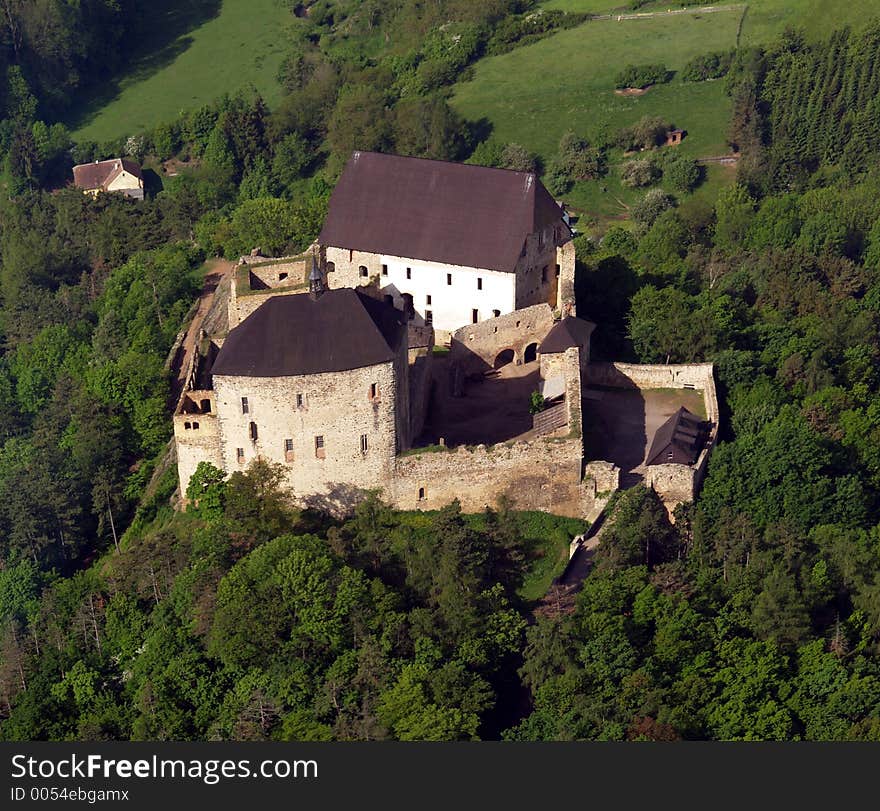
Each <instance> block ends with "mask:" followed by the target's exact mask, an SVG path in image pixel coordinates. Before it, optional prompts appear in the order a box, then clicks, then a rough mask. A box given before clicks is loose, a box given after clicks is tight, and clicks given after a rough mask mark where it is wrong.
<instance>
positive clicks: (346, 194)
mask: <svg viewBox="0 0 880 811" xmlns="http://www.w3.org/2000/svg"><path fill="white" fill-rule="evenodd" d="M557 223H559V224H562V225H563V227H566V228H567V227H568V226H565V225H564V223H563V221H562V211H561V210H560V208H559V206H558V205H556V202H555V201H554V200H553V197H552V196H551V195H550V193H549V192H548V191H547V190H546V189H545V188H544V186H543V185H542V184H541V182H540V181H539V180H538V178H537V177H536V175H535V174H534V173H532V172H513V171H510V170H508V169H490V168H488V167H485V166H470V165H467V164H463V163H447V162H445V161H435V160H425V159H423V158H405V157H400V156H398V155H382V154H379V153H376V152H355V153H353V154H352V156H351V158H350V159H349V161H348V164H347V165H346V167H345V170H344V171H343V172H342V176H341V177H340V178H339V182H338V183H337V184H336V188H335V189H334V191H333V195H332V197H331V198H330V208H329V211H328V213H327V219H326V220H325V221H324V228H323V229H322V231H321V235H320V236H319V237H318V242H319V243H320V244H321V245H324V246H329V247H335V248H347V249H350V250H357V251H367V252H369V253H380V254H387V255H390V256H400V257H404V258H408V259H423V260H427V261H433V262H442V263H444V264H451V265H464V266H466V267H475V268H486V269H488V270H500V271H506V272H513V271H514V270H515V268H516V263H517V260H518V259H519V256H520V251H521V250H522V247H523V243H524V242H525V239H526V236H528V235H529V234H532V233H535V232H536V231H539V230H541V229H543V228H545V227H547V226H549V225H555V224H557Z"/></svg>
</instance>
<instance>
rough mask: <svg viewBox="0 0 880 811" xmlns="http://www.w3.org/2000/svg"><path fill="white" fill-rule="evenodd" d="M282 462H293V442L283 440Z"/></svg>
mask: <svg viewBox="0 0 880 811" xmlns="http://www.w3.org/2000/svg"><path fill="white" fill-rule="evenodd" d="M284 461H285V462H292V461H293V440H292V439H285V440H284Z"/></svg>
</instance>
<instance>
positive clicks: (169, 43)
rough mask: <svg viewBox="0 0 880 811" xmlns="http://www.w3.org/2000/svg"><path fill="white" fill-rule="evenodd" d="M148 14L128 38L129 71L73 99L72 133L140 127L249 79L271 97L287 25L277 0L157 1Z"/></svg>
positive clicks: (89, 135) (92, 136) (275, 93)
mask: <svg viewBox="0 0 880 811" xmlns="http://www.w3.org/2000/svg"><path fill="white" fill-rule="evenodd" d="M196 12H201V13H196ZM154 14H155V19H154V25H153V28H154V32H153V35H152V36H151V37H150V38H149V39H148V40H146V41H144V42H141V43H135V46H134V47H135V48H136V49H137V52H138V56H137V57H136V58H135V60H134V62H133V65H132V67H131V69H130V70H129V71H128V73H127V74H125V75H124V76H123V77H122V78H121V79H120V81H119V82H118V83H117V84H114V85H113V86H110V87H107V88H106V89H105V92H103V93H102V94H100V95H99V96H98V97H94V98H91V99H88V100H86V101H84V103H83V104H82V105H77V115H76V117H75V118H74V119H73V120H71V121H69V122H68V123H69V124H70V125H71V126H72V128H73V129H74V138H76V140H78V141H82V140H92V141H98V142H101V141H108V140H111V139H114V138H118V137H120V136H123V135H127V134H130V133H136V132H140V131H143V130H146V129H149V128H151V127H154V126H155V125H157V124H159V123H161V122H165V121H170V120H172V119H174V118H175V117H176V116H177V115H178V114H179V113H180V112H181V111H182V110H188V109H192V108H194V107H198V106H200V105H202V104H205V103H206V102H209V101H211V100H212V99H215V98H217V97H218V96H220V95H222V94H223V93H226V92H228V93H234V92H235V91H237V90H239V89H241V88H245V87H249V86H252V87H254V88H256V89H257V90H258V91H259V92H260V93H261V94H262V95H263V97H264V98H265V99H266V102H267V103H268V104H270V105H271V104H272V103H273V102H275V101H277V100H278V98H279V96H280V92H281V88H280V85H279V84H278V81H277V79H276V77H277V74H278V68H279V66H280V65H281V60H282V58H283V55H284V41H285V37H286V27H287V26H289V25H292V24H294V20H293V18H292V16H291V14H290V12H289V11H288V10H287V9H286V8H285V7H284V6H283V4H281V3H279V2H278V0H222V2H217V1H216V0H214V1H213V2H211V0H202V2H196V3H188V4H183V3H173V2H168V3H165V4H163V3H162V2H159V3H156V4H155V5H154ZM169 32H172V33H171V34H170V35H169Z"/></svg>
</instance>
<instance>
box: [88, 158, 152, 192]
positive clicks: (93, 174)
mask: <svg viewBox="0 0 880 811" xmlns="http://www.w3.org/2000/svg"><path fill="white" fill-rule="evenodd" d="M123 169H125V171H126V172H128V173H129V174H132V175H134V176H135V177H136V178H137V179H138V180H143V179H144V175H143V172H141V167H140V166H138V165H137V164H136V163H135V162H134V161H130V160H128V159H127V158H111V159H110V160H106V161H95V162H94V163H80V164H78V165H77V166H74V167H73V183H74V185H75V186H76V187H77V188H80V189H106V188H107V186H108V185H109V184H110V183H111V182H112V181H113V180H114V179H115V178H116V177H117V176H118V175H119V174H121V173H122V170H123Z"/></svg>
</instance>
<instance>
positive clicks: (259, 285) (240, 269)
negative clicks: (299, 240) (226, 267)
mask: <svg viewBox="0 0 880 811" xmlns="http://www.w3.org/2000/svg"><path fill="white" fill-rule="evenodd" d="M316 251H317V248H316V247H315V246H312V247H311V248H309V250H308V251H307V252H306V253H304V254H300V255H299V256H285V257H281V258H280V259H267V258H266V257H265V256H242V257H241V259H240V260H239V265H238V266H237V267H236V268H235V270H234V271H233V275H232V282H231V284H230V291H229V299H228V304H227V321H228V325H227V326H228V329H234V328H235V327H237V326H238V325H239V324H240V323H241V322H242V321H244V319H245V318H247V317H248V316H249V315H250V314H251V313H252V312H254V310H256V309H257V308H258V307H259V306H260V305H262V304H265V302H266V301H268V300H269V299H270V298H271V297H272V296H278V295H290V294H293V293H306V292H308V289H309V282H308V276H309V273H310V272H311V269H312V256H313V255H318V254H316ZM319 261H320V260H319Z"/></svg>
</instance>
